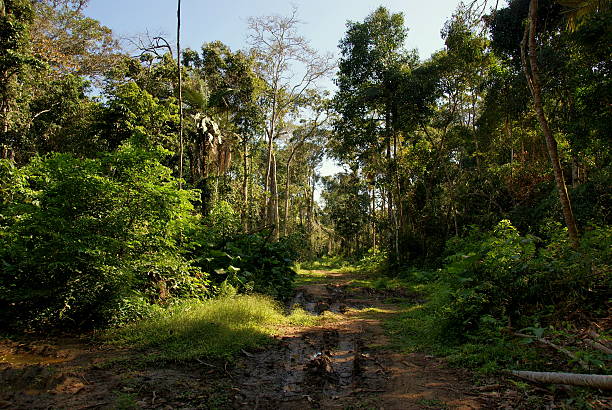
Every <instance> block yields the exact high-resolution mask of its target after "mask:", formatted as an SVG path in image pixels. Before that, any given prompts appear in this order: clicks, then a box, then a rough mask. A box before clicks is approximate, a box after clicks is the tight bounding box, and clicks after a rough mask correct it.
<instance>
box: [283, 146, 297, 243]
mask: <svg viewBox="0 0 612 410" xmlns="http://www.w3.org/2000/svg"><path fill="white" fill-rule="evenodd" d="M294 153H295V150H293V151H292V152H291V155H290V156H289V159H288V160H287V164H285V215H284V217H283V236H287V225H289V172H290V171H291V161H292V160H293V154H294Z"/></svg>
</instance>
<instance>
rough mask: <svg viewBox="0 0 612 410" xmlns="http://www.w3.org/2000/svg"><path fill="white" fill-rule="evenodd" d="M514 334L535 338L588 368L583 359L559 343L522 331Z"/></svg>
mask: <svg viewBox="0 0 612 410" xmlns="http://www.w3.org/2000/svg"><path fill="white" fill-rule="evenodd" d="M514 335H515V336H518V337H524V338H527V339H535V340H537V341H538V342H540V343H543V344H545V345H547V346H550V347H552V348H553V349H555V350H556V351H558V352H561V353H563V354H565V355H566V356H568V357H570V358H571V359H572V360H574V361H575V362H576V363H578V364H579V365H580V366H581V367H582V368H583V369H585V370H589V365H588V364H586V362H584V361H583V360H581V359H580V358H578V356H576V355H575V354H574V353H572V352H570V351H569V350H567V349H566V348H564V347H561V346H559V345H556V344H554V343H553V342H550V341H548V340H546V339H543V338H541V337H536V336H531V335H525V334H523V333H515V334H514Z"/></svg>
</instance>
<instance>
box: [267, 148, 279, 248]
mask: <svg viewBox="0 0 612 410" xmlns="http://www.w3.org/2000/svg"><path fill="white" fill-rule="evenodd" d="M268 221H269V222H270V223H272V224H273V226H274V227H273V228H272V229H273V232H272V239H273V240H274V241H278V240H279V238H280V235H279V228H280V227H279V223H280V221H279V215H278V186H277V181H276V156H275V155H274V154H272V161H271V163H270V200H269V202H268Z"/></svg>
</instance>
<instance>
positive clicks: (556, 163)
mask: <svg viewBox="0 0 612 410" xmlns="http://www.w3.org/2000/svg"><path fill="white" fill-rule="evenodd" d="M537 20H538V0H530V2H529V18H528V24H526V26H525V32H524V35H523V40H522V42H521V61H522V64H523V70H524V72H525V78H526V79H527V84H528V85H529V89H530V91H531V94H532V95H533V106H534V109H535V111H536V114H537V117H538V121H539V123H540V127H541V128H542V132H543V133H544V138H545V139H546V146H547V148H548V155H549V156H550V162H551V163H552V167H553V172H554V175H555V182H556V184H557V191H558V193H559V200H560V202H561V208H562V210H563V217H564V218H565V224H566V226H567V231H568V234H569V238H570V242H571V244H572V246H573V247H574V248H577V247H578V245H579V243H578V228H577V227H576V219H575V218H574V213H573V211H572V205H571V203H570V198H569V195H568V193H567V186H566V184H565V177H564V176H563V170H562V168H561V162H560V160H559V152H558V149H557V141H556V140H555V137H554V136H553V133H552V131H551V129H550V126H549V123H548V119H547V118H546V114H545V113H544V105H543V102H542V88H541V80H540V70H539V68H538V57H537V43H536V30H537ZM526 53H527V54H528V56H529V58H527V57H526V56H525V54H526Z"/></svg>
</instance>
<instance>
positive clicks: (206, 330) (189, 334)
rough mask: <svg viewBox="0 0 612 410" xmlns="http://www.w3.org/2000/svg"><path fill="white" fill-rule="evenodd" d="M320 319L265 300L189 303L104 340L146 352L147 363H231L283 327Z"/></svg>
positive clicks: (243, 298) (237, 298)
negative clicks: (286, 310) (287, 310)
mask: <svg viewBox="0 0 612 410" xmlns="http://www.w3.org/2000/svg"><path fill="white" fill-rule="evenodd" d="M318 320H321V318H319V317H316V316H313V315H310V314H308V313H307V312H305V311H303V310H302V309H295V310H294V311H293V312H292V313H291V314H290V315H285V314H283V309H282V306H280V305H279V304H278V303H277V302H275V301H274V300H273V299H271V298H269V297H266V296H261V295H241V296H235V297H225V298H219V299H211V300H206V301H199V300H190V301H184V302H182V303H180V304H178V305H175V306H172V307H170V308H168V309H166V310H164V311H162V312H160V313H158V314H156V315H155V316H153V317H151V318H148V319H144V320H142V321H139V322H135V323H132V324H129V325H127V326H124V327H121V328H117V329H113V330H110V331H108V332H107V333H106V334H105V335H104V339H105V340H106V341H107V342H109V343H112V344H116V345H119V346H125V347H135V348H141V349H145V350H146V352H147V353H146V356H145V358H144V359H145V361H147V362H151V361H158V360H162V361H187V360H194V359H199V358H212V359H231V358H232V357H233V356H234V355H236V353H238V352H240V351H241V350H242V349H255V348H259V347H261V346H264V345H266V344H267V343H270V342H271V340H272V339H271V336H273V335H274V334H275V333H277V331H278V329H279V328H280V327H281V326H287V325H294V326H311V325H314V324H316V322H317V321H318Z"/></svg>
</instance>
